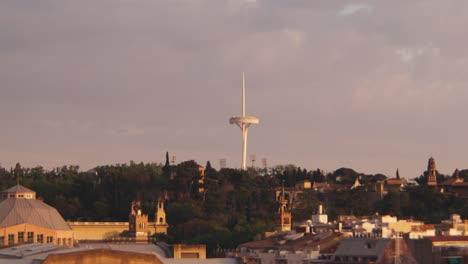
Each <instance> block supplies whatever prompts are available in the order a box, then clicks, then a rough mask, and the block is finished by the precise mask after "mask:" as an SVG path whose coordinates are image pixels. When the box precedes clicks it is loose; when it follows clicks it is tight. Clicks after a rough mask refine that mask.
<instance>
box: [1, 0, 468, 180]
mask: <svg viewBox="0 0 468 264" xmlns="http://www.w3.org/2000/svg"><path fill="white" fill-rule="evenodd" d="M466 26H468V1H465V0H454V1H440V0H414V1H406V0H394V1H378V0H371V1H338V0H336V1H332V0H314V1H311V0H288V1H284V0H80V1H63V0H41V1H18V0H2V1H0V123H1V125H0V164H1V166H3V167H10V166H14V164H16V162H20V163H21V164H22V165H23V166H30V167H32V166H37V165H41V166H44V167H46V168H53V167H55V166H62V165H67V164H73V165H79V166H80V168H82V169H83V170H87V169H90V168H92V167H94V166H96V165H104V164H115V163H125V162H129V161H130V160H134V161H136V162H140V161H143V162H162V163H163V162H164V161H165V153H166V151H169V153H170V155H171V156H172V155H175V156H176V158H177V162H181V161H184V160H190V159H193V160H195V161H197V162H198V163H199V164H201V165H205V164H206V162H207V160H210V162H211V163H212V164H213V166H214V167H219V161H220V159H226V165H227V166H228V167H240V160H241V143H242V139H241V132H240V130H239V128H238V127H237V126H235V125H230V124H229V122H228V121H229V118H230V117H231V116H236V115H240V114H241V84H242V79H241V76H242V72H245V76H246V89H247V99H246V102H247V106H246V110H247V114H248V115H253V116H256V117H258V118H259V119H260V124H258V125H254V126H252V127H251V128H250V130H249V139H248V140H249V141H248V155H249V156H250V155H252V154H254V155H255V156H256V158H257V160H256V161H255V165H257V166H261V159H264V158H265V159H267V163H268V166H275V165H278V164H295V165H297V166H301V167H302V168H307V169H310V170H312V169H317V168H320V169H322V170H325V171H328V172H330V171H334V170H336V169H338V168H341V167H348V168H353V169H354V170H356V171H358V172H363V173H368V174H371V173H372V174H373V173H383V174H385V175H388V176H394V175H395V171H396V169H397V168H399V171H400V175H401V176H402V177H406V178H413V177H417V176H419V175H421V173H422V172H423V171H424V170H425V169H426V167H427V161H428V158H429V157H430V156H433V157H434V158H435V159H436V162H437V167H438V170H439V172H441V173H443V174H450V175H451V174H452V173H453V171H454V170H455V169H456V168H459V169H464V168H468V166H466V161H467V159H468V152H467V151H466V149H465V148H466V145H465V144H466V143H467V140H466V135H467V133H466V132H467V130H468V122H466V116H467V114H468V107H466V99H467V98H468V88H467V87H466V86H467V83H468V75H467V74H466V73H467V70H468V49H467V48H466V47H468V34H466ZM249 164H251V162H249Z"/></svg>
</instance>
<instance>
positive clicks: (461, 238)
mask: <svg viewBox="0 0 468 264" xmlns="http://www.w3.org/2000/svg"><path fill="white" fill-rule="evenodd" d="M424 238H425V239H429V240H431V241H432V242H449V241H457V242H460V241H466V242H468V236H435V237H424Z"/></svg>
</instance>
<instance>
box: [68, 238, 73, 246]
mask: <svg viewBox="0 0 468 264" xmlns="http://www.w3.org/2000/svg"><path fill="white" fill-rule="evenodd" d="M71 244H72V240H71V238H69V239H68V245H69V246H71Z"/></svg>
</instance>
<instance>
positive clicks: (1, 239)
mask: <svg viewBox="0 0 468 264" xmlns="http://www.w3.org/2000/svg"><path fill="white" fill-rule="evenodd" d="M4 245H5V237H4V236H0V246H4Z"/></svg>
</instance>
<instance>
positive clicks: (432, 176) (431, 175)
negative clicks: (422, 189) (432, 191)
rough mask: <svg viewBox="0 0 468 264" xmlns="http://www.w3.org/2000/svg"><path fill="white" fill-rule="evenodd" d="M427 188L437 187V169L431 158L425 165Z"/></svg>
mask: <svg viewBox="0 0 468 264" xmlns="http://www.w3.org/2000/svg"><path fill="white" fill-rule="evenodd" d="M427 186H437V169H436V162H435V159H434V158H433V157H430V158H429V162H428V164H427Z"/></svg>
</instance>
